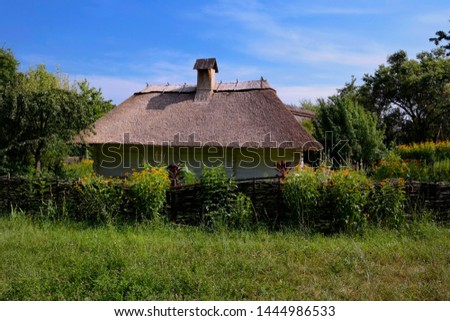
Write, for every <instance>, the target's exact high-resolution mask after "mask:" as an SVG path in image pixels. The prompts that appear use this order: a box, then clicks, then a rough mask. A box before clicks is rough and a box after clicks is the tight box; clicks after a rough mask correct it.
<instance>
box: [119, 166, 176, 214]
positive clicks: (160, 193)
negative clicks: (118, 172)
mask: <svg viewBox="0 0 450 321" xmlns="http://www.w3.org/2000/svg"><path fill="white" fill-rule="evenodd" d="M127 185H128V186H129V188H130V191H131V193H132V195H133V200H134V201H135V207H136V210H137V211H138V213H139V216H140V217H141V218H143V219H158V218H159V217H160V215H161V213H162V210H163V208H164V205H165V203H166V192H167V190H168V189H169V187H170V179H169V174H168V172H167V170H166V168H165V167H160V168H158V167H151V166H146V168H145V169H144V170H142V171H139V172H138V171H134V172H133V173H132V174H131V175H130V176H129V177H128V180H127Z"/></svg>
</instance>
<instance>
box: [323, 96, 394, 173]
mask: <svg viewBox="0 0 450 321" xmlns="http://www.w3.org/2000/svg"><path fill="white" fill-rule="evenodd" d="M318 102H319V108H318V110H317V118H316V119H315V120H314V133H315V137H316V138H317V139H318V140H319V141H320V142H321V143H322V145H323V146H324V148H325V150H324V152H325V154H326V155H327V156H328V157H330V158H331V161H332V164H333V165H334V166H337V165H342V164H346V163H348V162H349V161H353V162H356V163H359V162H360V161H363V162H364V164H370V163H372V162H373V161H374V160H377V159H379V158H380V157H381V152H382V151H383V150H384V149H385V147H384V145H383V138H384V136H383V130H380V129H377V119H376V117H373V116H372V115H371V114H370V113H368V112H367V111H366V110H364V108H363V107H362V106H361V105H359V104H358V103H357V102H355V100H354V99H353V97H352V95H350V94H348V93H344V94H342V95H338V96H332V97H329V98H328V100H323V99H319V101H318Z"/></svg>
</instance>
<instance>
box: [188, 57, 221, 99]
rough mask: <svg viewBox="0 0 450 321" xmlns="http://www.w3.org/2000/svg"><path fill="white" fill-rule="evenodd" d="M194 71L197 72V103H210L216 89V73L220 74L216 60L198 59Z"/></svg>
mask: <svg viewBox="0 0 450 321" xmlns="http://www.w3.org/2000/svg"><path fill="white" fill-rule="evenodd" d="M194 69H196V70H197V91H196V93H195V101H208V100H209V98H210V97H211V95H212V93H213V91H214V89H215V88H216V73H218V72H219V68H217V62H216V58H204V59H197V61H196V62H195V65H194Z"/></svg>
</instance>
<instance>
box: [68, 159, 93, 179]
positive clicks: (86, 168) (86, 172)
mask: <svg viewBox="0 0 450 321" xmlns="http://www.w3.org/2000/svg"><path fill="white" fill-rule="evenodd" d="M93 164H94V161H93V160H91V159H82V160H81V161H80V162H78V163H74V164H64V165H63V173H62V176H63V177H65V178H71V179H77V178H81V177H83V176H90V175H93V174H94V168H93Z"/></svg>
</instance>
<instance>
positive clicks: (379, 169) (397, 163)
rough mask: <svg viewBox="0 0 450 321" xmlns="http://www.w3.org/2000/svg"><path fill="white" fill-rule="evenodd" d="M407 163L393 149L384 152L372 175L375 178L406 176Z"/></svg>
mask: <svg viewBox="0 0 450 321" xmlns="http://www.w3.org/2000/svg"><path fill="white" fill-rule="evenodd" d="M407 175H408V164H407V163H406V162H405V161H403V160H402V158H401V157H400V155H398V153H396V152H395V151H394V150H392V151H389V152H387V153H386V155H385V156H384V158H383V159H382V160H380V161H379V163H378V165H377V166H376V167H375V170H374V173H373V176H374V178H375V179H377V180H383V179H385V178H399V177H403V178H405V177H407Z"/></svg>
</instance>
